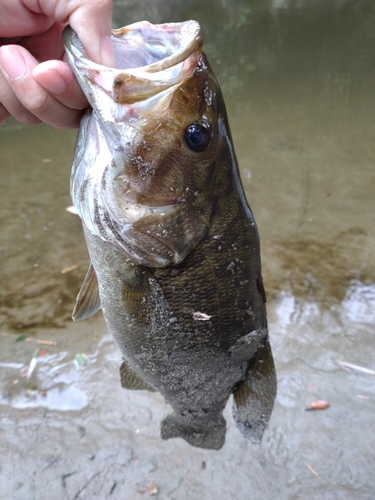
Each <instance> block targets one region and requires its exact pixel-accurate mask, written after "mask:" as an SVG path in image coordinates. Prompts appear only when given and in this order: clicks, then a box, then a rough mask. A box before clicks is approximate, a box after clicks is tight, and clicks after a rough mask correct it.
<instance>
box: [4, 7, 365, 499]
mask: <svg viewBox="0 0 375 500" xmlns="http://www.w3.org/2000/svg"><path fill="white" fill-rule="evenodd" d="M212 12H214V13H215V14H214V15H213V14H212ZM125 13H126V15H125ZM115 15H116V18H115V23H116V25H117V26H120V25H123V24H125V23H128V22H131V21H137V20H140V19H144V18H148V19H149V20H150V21H152V22H164V21H173V20H184V19H188V18H195V19H197V20H199V21H200V22H201V23H202V25H203V30H204V33H205V44H206V45H205V47H206V52H207V54H208V58H209V60H210V61H211V63H212V65H213V67H214V70H215V72H216V74H217V76H218V78H219V81H220V83H221V84H222V87H223V91H224V96H225V100H226V104H227V107H228V115H229V119H230V123H231V128H232V134H233V138H234V143H235V148H236V152H237V155H238V157H239V163H240V165H241V173H242V178H243V182H244V185H245V188H246V193H247V197H248V199H249V202H250V205H251V207H252V209H253V212H254V215H255V218H256V220H257V224H258V228H259V232H260V237H261V248H262V261H263V275H264V281H265V287H266V292H267V297H268V318H269V329H270V338H271V343H272V348H273V352H274V357H275V362H276V368H277V375H278V396H277V400H276V403H275V409H274V412H273V415H272V417H271V421H270V424H269V427H268V429H267V430H266V432H265V435H264V437H263V440H262V442H261V444H260V445H253V444H251V443H250V442H248V441H246V440H245V439H244V438H243V436H242V435H241V434H240V433H239V432H238V430H237V429H236V428H235V425H234V423H233V419H232V415H231V401H230V402H229V404H228V406H227V408H226V410H225V418H226V420H227V428H228V431H227V436H226V442H225V445H224V447H223V448H222V450H220V451H210V450H200V449H197V448H192V447H190V446H189V445H188V444H187V443H185V442H184V441H183V440H181V439H172V440H169V441H162V440H161V439H160V431H159V422H160V420H161V418H162V417H163V416H164V413H165V412H166V405H165V403H164V401H163V399H162V397H161V396H160V395H158V394H153V393H149V392H146V391H144V392H142V391H139V392H135V391H126V390H124V389H122V388H121V386H120V380H119V367H120V364H121V355H120V353H119V351H118V349H117V348H116V347H115V345H114V343H113V341H112V340H111V338H110V337H109V335H108V333H107V330H106V327H105V324H104V321H103V319H102V316H101V313H97V314H96V315H95V316H94V317H93V318H91V319H89V320H86V321H84V322H81V323H72V321H71V319H70V316H71V311H72V309H73V306H74V302H75V297H76V295H77V292H78V290H79V287H80V285H81V282H82V280H83V278H84V276H85V273H86V270H87V267H88V259H87V250H86V247H85V244H84V240H83V235H82V229H81V224H80V221H79V219H78V217H77V216H75V215H73V214H71V213H69V212H67V211H66V207H68V206H70V205H71V200H70V196H69V175H70V166H71V159H72V155H73V148H74V140H75V132H74V131H63V132H56V131H54V130H53V129H51V128H48V127H45V126H38V127H34V128H24V127H19V126H18V125H17V124H15V123H9V124H8V125H7V126H6V127H1V128H0V169H1V173H2V175H1V178H0V226H1V230H0V283H1V286H0V345H1V349H0V419H1V425H0V492H1V493H0V498H7V499H8V498H9V499H14V500H25V499H27V500H34V499H35V500H50V499H51V498H56V499H67V500H73V499H89V500H91V499H100V500H101V499H111V500H112V499H113V500H128V499H129V500H140V499H145V498H149V497H152V498H159V499H161V500H164V499H171V500H185V499H190V498H191V499H194V500H196V499H202V500H203V499H204V500H206V499H211V498H212V499H223V500H224V499H228V498H230V499H231V500H248V499H251V500H258V499H259V500H260V499H262V500H264V499H271V498H272V499H273V498H277V499H278V500H284V499H285V500H305V499H306V498H309V499H312V500H314V499H319V500H352V499H353V498H355V499H358V500H372V499H373V498H374V496H375V478H374V467H375V452H374V450H375V430H374V425H373V424H374V415H375V374H374V371H375V348H374V339H375V312H374V311H375V258H374V257H375V250H374V249H375V244H374V243H375V241H374V240H375V231H374V227H375V225H374V223H375V210H374V208H375V207H374V203H375V202H374V187H373V186H374V181H375V179H374V177H375V169H374V160H375V149H374V144H375V141H374V139H375V122H374V117H375V92H374V89H375V81H374V77H373V76H374V73H373V68H374V58H375V38H374V35H373V24H374V21H375V7H374V5H373V2H371V1H362V0H357V1H356V2H352V1H349V0H348V1H345V0H341V1H339V0H337V1H333V0H330V1H329V2H327V1H319V0H315V1H314V2H307V1H306V2H294V1H292V0H290V1H288V0H277V1H276V0H274V1H272V2H271V1H270V2H264V1H253V2H245V1H240V2H238V3H236V4H235V5H234V4H233V3H231V2H226V1H225V0H221V1H220V2H215V8H213V6H212V4H211V3H210V2H209V1H207V2H204V3H202V2H200V3H198V2H193V1H191V2H184V5H182V3H181V4H180V3H179V2H176V3H175V4H173V5H172V6H171V5H167V4H166V3H165V2H160V3H158V2H155V3H153V4H152V5H151V4H150V5H149V4H148V3H147V2H141V3H139V2H137V3H135V2H117V3H116V7H115ZM342 361H344V362H347V363H350V364H352V365H354V368H353V367H352V368H350V369H348V368H346V369H345V370H344V369H343V365H342V364H341V365H340V363H339V362H342ZM318 400H325V401H326V402H327V403H328V404H329V406H328V407H327V408H326V409H322V410H314V411H306V409H307V408H309V407H310V405H311V403H313V402H314V401H318Z"/></svg>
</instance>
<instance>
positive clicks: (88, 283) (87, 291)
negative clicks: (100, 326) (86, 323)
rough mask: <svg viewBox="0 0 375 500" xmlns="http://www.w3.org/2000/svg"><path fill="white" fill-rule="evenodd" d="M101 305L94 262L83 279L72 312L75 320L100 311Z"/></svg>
mask: <svg viewBox="0 0 375 500" xmlns="http://www.w3.org/2000/svg"><path fill="white" fill-rule="evenodd" d="M100 307H101V305H100V297H99V287H98V279H97V277H96V274H95V271H94V268H93V266H92V264H90V267H89V269H88V271H87V274H86V277H85V279H84V280H83V283H82V286H81V290H80V291H79V293H78V295H77V299H76V304H75V306H74V309H73V314H72V318H73V321H80V320H82V319H86V318H89V317H90V316H92V315H93V314H95V313H96V312H97V311H99V309H100Z"/></svg>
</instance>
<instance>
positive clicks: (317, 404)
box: [306, 399, 330, 411]
mask: <svg viewBox="0 0 375 500" xmlns="http://www.w3.org/2000/svg"><path fill="white" fill-rule="evenodd" d="M329 407H330V404H329V403H328V401H325V400H324V399H318V400H317V401H313V402H312V403H311V404H310V406H309V407H308V408H306V410H307V411H309V410H325V409H326V408H329Z"/></svg>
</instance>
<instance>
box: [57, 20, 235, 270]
mask: <svg viewBox="0 0 375 500" xmlns="http://www.w3.org/2000/svg"><path fill="white" fill-rule="evenodd" d="M112 40H113V43H114V49H115V57H116V64H117V66H118V67H117V68H107V67H105V66H101V65H98V64H96V63H93V62H92V61H90V60H89V59H88V58H87V56H86V54H85V53H84V52H83V49H82V46H81V43H80V41H79V39H78V37H77V35H76V34H75V33H74V32H73V31H72V30H71V28H69V27H68V28H66V30H65V31H64V43H65V47H66V52H67V55H68V59H69V61H70V64H71V66H72V69H73V71H74V73H75V75H76V77H77V79H78V81H79V83H80V85H81V87H82V90H83V91H84V93H85V94H86V96H87V98H88V100H89V102H90V104H91V106H92V110H89V111H88V113H87V115H86V116H85V117H84V118H83V120H82V122H81V126H80V132H79V136H78V139H77V146H76V151H75V158H74V162H73V172H72V177H71V192H72V198H73V203H74V205H75V207H76V209H77V212H78V214H79V215H80V216H81V218H82V220H83V223H84V225H85V226H86V228H87V229H88V230H89V231H90V232H91V234H93V235H96V236H99V237H100V238H101V239H103V240H104V241H107V242H109V243H110V244H112V245H114V246H115V247H117V248H118V249H119V248H120V249H121V250H122V251H123V253H125V255H126V256H127V257H129V258H130V259H132V260H133V262H135V263H137V264H140V265H144V266H148V267H164V266H166V265H168V264H171V263H172V264H176V263H179V262H181V261H182V260H183V259H184V258H185V257H186V255H187V254H188V253H189V252H190V251H191V250H192V249H193V248H194V247H195V246H196V245H197V244H198V243H199V242H200V241H201V240H202V238H203V237H204V236H205V235H206V234H207V232H208V229H209V225H210V217H211V214H212V211H213V208H214V199H215V197H214V196H212V192H211V186H212V184H213V176H214V174H215V171H216V158H218V157H220V149H221V147H223V146H224V142H225V141H224V140H223V139H224V137H225V135H226V131H225V130H224V129H225V126H223V123H224V119H223V117H222V116H221V114H220V109H219V108H220V106H219V104H218V103H219V101H220V96H221V94H220V89H219V88H218V84H217V81H216V79H215V77H214V76H213V74H212V72H211V70H210V68H209V66H208V63H207V61H206V59H205V56H204V54H203V53H202V51H201V45H202V35H201V30H200V27H199V25H198V23H196V22H195V21H188V22H186V23H174V24H166V25H157V26H155V25H152V24H150V23H148V22H141V23H135V24H134V25H130V26H128V27H125V28H122V29H120V30H114V31H113V36H112ZM135 53H136V54H137V55H136V57H135V58H134V57H133V56H134V54H135ZM132 58H133V59H135V60H133V59H132ZM140 64H141V66H140ZM224 113H225V111H224ZM192 123H202V124H203V125H204V127H206V128H207V130H209V133H210V134H211V139H210V143H209V147H208V148H207V150H206V151H203V152H198V153H197V152H195V151H191V150H190V149H189V148H188V147H187V145H186V143H185V140H184V131H185V130H186V127H188V126H189V125H190V124H192Z"/></svg>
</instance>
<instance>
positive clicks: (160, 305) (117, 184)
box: [65, 21, 276, 449]
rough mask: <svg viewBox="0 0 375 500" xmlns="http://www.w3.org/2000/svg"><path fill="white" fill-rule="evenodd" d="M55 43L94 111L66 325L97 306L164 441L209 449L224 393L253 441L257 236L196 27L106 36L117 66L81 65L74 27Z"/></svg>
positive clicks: (261, 415) (262, 387)
mask: <svg viewBox="0 0 375 500" xmlns="http://www.w3.org/2000/svg"><path fill="white" fill-rule="evenodd" d="M156 39H157V41H158V42H159V43H155V40H156ZM65 45H66V49H67V54H68V56H69V59H70V62H71V65H72V68H73V70H74V71H75V74H76V76H77V78H78V80H79V81H80V84H81V87H82V89H83V90H84V92H85V93H86V95H87V97H88V99H89V100H90V103H91V105H92V108H93V111H90V112H89V113H88V114H87V115H86V116H85V118H84V119H83V120H82V124H81V128H80V133H79V137H78V140H77V147H76V154H75V160H74V165H73V173H72V197H73V202H74V204H75V206H76V208H77V211H78V213H79V214H80V216H81V218H82V222H83V228H84V232H85V237H86V241H87V246H88V250H89V254H90V259H91V264H92V266H91V267H90V269H89V271H88V274H87V276H86V279H85V282H84V284H83V286H82V289H81V292H80V294H79V295H78V298H77V304H76V308H75V311H74V313H73V317H74V319H76V320H77V319H83V318H85V317H88V316H90V315H91V314H93V313H94V312H96V311H97V310H98V309H99V308H100V307H101V308H102V310H103V314H104V317H105V319H106V322H107V324H108V328H109V330H110V332H111V333H112V335H113V337H114V339H115V341H116V343H117V345H118V347H119V348H120V350H121V352H122V354H123V357H124V360H123V364H122V366H121V383H122V386H123V387H125V388H128V389H148V390H156V391H159V392H160V393H161V394H162V395H163V396H164V397H165V399H166V401H167V403H168V404H169V405H170V407H171V411H170V412H169V413H168V414H167V415H166V417H165V418H164V420H163V421H162V423H161V435H162V437H163V438H164V439H167V438H171V437H182V438H184V439H185V440H186V441H188V442H189V443H190V444H192V445H194V446H199V447H203V448H214V449H219V448H220V447H221V446H222V445H223V443H224V440H225V420H224V418H223V416H222V411H223V409H224V406H225V404H226V402H227V400H228V398H229V396H230V395H231V394H232V393H233V394H234V409H233V414H234V419H235V421H236V424H237V426H238V428H239V429H240V431H241V432H242V433H243V434H244V435H245V436H247V437H250V438H251V439H252V440H253V441H254V442H259V441H260V439H261V437H262V434H263V432H264V429H265V427H266V425H267V422H268V420H269V418H270V415H271V411H272V407H273V402H274V398H275V394H276V376H275V370H274V365H273V359H272V354H271V349H270V345H269V341H268V331H267V320H266V309H265V295H264V290H263V284H262V277H261V266H260V251H259V238H258V233H257V228H256V225H255V222H254V218H253V215H252V213H251V211H250V208H249V207H248V205H247V202H246V198H245V195H244V191H243V188H242V185H241V181H240V177H239V172H238V167H237V162H236V158H235V154H234V150H233V146H232V141H231V137H230V131H229V126H228V122H227V116H226V111H225V104H224V101H223V98H222V95H221V92H220V88H219V85H218V83H217V81H216V79H215V77H214V75H213V73H212V70H211V69H210V67H209V64H208V62H207V59H206V57H205V55H204V54H203V53H202V50H201V45H202V37H201V32H200V28H199V25H198V24H197V23H195V22H194V21H188V22H187V23H175V24H166V25H159V26H153V25H150V24H149V23H146V22H143V23H136V24H135V25H131V26H129V27H126V28H123V29H122V30H117V31H115V32H114V46H115V53H117V57H116V68H117V69H111V68H103V67H100V66H98V65H94V64H93V63H92V62H90V61H89V60H88V59H87V58H86V56H85V55H84V53H83V51H82V47H81V45H80V43H79V40H78V39H77V37H76V35H75V34H74V33H73V32H72V31H71V30H70V29H68V30H67V31H66V32H65ZM142 51H143V52H142ZM134 53H136V54H137V56H136V61H135V62H134V61H133V56H134ZM106 103H107V104H108V106H106Z"/></svg>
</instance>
